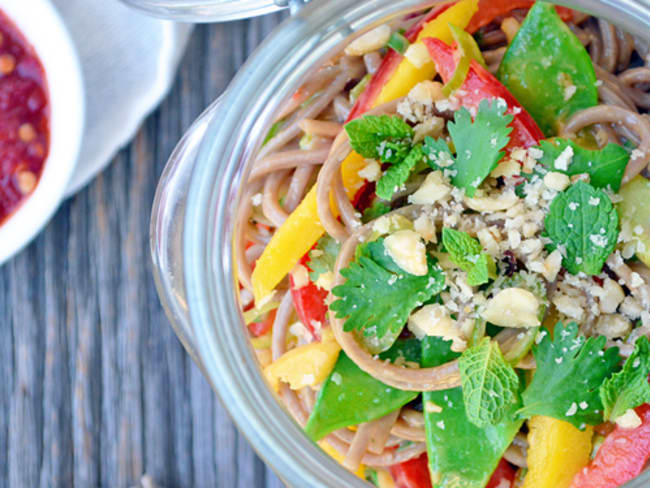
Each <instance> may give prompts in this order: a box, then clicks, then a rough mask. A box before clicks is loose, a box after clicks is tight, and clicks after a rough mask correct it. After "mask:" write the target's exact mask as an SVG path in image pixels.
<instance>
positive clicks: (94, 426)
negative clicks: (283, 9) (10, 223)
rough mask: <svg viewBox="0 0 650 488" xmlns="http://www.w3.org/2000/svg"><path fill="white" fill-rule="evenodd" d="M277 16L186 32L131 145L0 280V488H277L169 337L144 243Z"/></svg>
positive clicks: (65, 205)
mask: <svg viewBox="0 0 650 488" xmlns="http://www.w3.org/2000/svg"><path fill="white" fill-rule="evenodd" d="M281 17H282V15H272V16H266V17H264V18H259V19H254V20H247V21H238V22H231V23H226V24H220V25H209V26H205V25H204V26H198V27H197V28H196V29H195V31H194V33H193V35H192V38H191V41H190V44H189V47H188V50H187V52H186V55H185V57H184V59H183V61H182V63H181V67H180V71H179V74H178V77H177V80H176V83H175V84H174V87H173V89H172V91H171V93H170V94H169V96H168V97H167V98H166V99H165V100H164V102H163V103H162V105H161V106H160V107H159V108H158V110H156V111H155V112H154V113H153V114H152V115H151V116H149V117H148V118H147V120H146V122H145V123H144V124H143V126H142V127H141V129H140V130H139V131H138V133H137V135H136V137H135V139H134V140H133V142H132V143H131V144H130V145H129V146H127V147H126V148H124V149H123V150H122V151H120V152H119V154H118V155H117V156H116V157H115V158H114V160H113V161H112V164H111V166H110V167H109V168H108V169H107V170H106V171H104V172H103V173H102V174H101V175H100V176H99V177H98V178H97V179H95V180H94V181H93V182H92V183H91V184H90V185H89V186H88V187H87V188H85V189H84V190H82V191H81V192H80V193H78V194H77V195H76V196H74V197H73V198H71V199H69V200H68V201H66V202H64V203H63V205H62V206H61V208H60V209H59V211H58V213H57V214H56V216H55V217H54V218H53V219H52V221H51V222H50V224H49V225H48V226H47V228H46V229H45V231H44V232H42V233H41V234H40V236H39V237H38V238H37V239H36V240H35V241H34V242H33V243H32V244H31V246H29V247H28V248H27V249H25V250H24V251H23V252H21V253H20V254H19V255H17V256H16V257H15V258H14V259H13V260H11V261H9V262H8V263H6V264H5V265H4V266H2V267H0V334H1V335H2V337H3V339H2V340H1V341H0V488H3V487H11V488H22V487H28V488H30V487H37V486H42V487H59V486H61V487H95V486H105V487H110V488H116V487H131V486H137V485H138V484H139V483H140V480H141V477H142V476H143V474H145V473H146V474H148V475H150V476H151V478H152V479H153V480H154V481H155V483H156V485H157V486H160V487H214V486H216V487H220V488H231V487H241V488H258V487H273V488H280V487H281V486H282V485H281V483H280V482H279V480H278V479H277V478H276V477H275V475H274V474H273V473H272V472H271V471H270V470H269V469H268V468H266V467H265V466H264V464H263V463H262V462H261V461H260V460H259V459H258V458H257V457H256V455H255V454H254V452H253V451H252V449H251V448H250V447H249V445H248V443H247V441H246V440H245V439H244V438H243V437H242V436H241V435H240V434H238V432H237V431H236V429H235V428H234V426H233V424H232V423H231V422H230V420H229V418H228V416H227V415H226V413H225V411H224V410H223V409H222V408H221V406H220V405H219V403H218V401H217V399H216V397H215V395H214V394H213V393H212V391H211V390H210V388H209V386H208V383H207V381H206V380H205V379H204V378H203V376H202V375H201V373H200V372H199V370H198V368H197V367H196V366H195V365H194V364H193V363H192V361H191V360H190V358H189V357H188V355H187V354H186V353H185V351H184V350H183V348H182V347H181V344H180V343H179V341H178V340H177V339H176V336H175V335H174V332H173V331H172V329H171V327H170V326H169V323H168V321H167V318H166V317H165V314H164V313H163V310H162V308H161V306H160V303H159V301H158V296H157V294H156V290H155V288H154V284H153V280H152V274H151V264H150V258H149V234H148V230H149V214H150V210H151V203H152V200H153V195H154V191H155V188H156V183H157V180H158V177H159V176H160V173H161V172H162V169H163V166H164V164H165V162H166V159H167V157H168V156H169V154H170V152H171V150H172V149H173V147H174V145H175V144H176V142H177V141H178V139H179V138H180V136H181V134H182V133H183V131H184V130H185V129H186V128H187V127H188V126H189V125H190V124H191V123H192V121H193V120H194V119H195V118H196V117H197V115H199V113H200V112H201V111H202V110H203V108H205V107H206V106H207V105H208V104H209V102H210V101H212V100H213V99H214V98H215V97H216V96H218V95H219V94H220V93H221V91H222V90H223V89H224V87H225V86H226V85H227V84H228V82H229V81H230V79H231V78H232V77H233V75H234V74H235V72H236V70H237V69H238V67H239V66H240V65H241V64H242V63H243V62H244V60H245V59H246V57H247V55H248V54H249V53H250V52H251V51H252V50H253V49H254V48H255V46H256V45H257V44H259V42H260V41H261V40H262V39H263V38H264V36H265V35H266V34H268V32H269V31H270V30H271V29H272V28H273V27H274V26H275V25H277V24H278V23H279V21H280V19H281ZM145 484H147V483H145Z"/></svg>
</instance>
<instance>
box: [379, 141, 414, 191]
mask: <svg viewBox="0 0 650 488" xmlns="http://www.w3.org/2000/svg"><path fill="white" fill-rule="evenodd" d="M423 159H424V151H423V150H422V144H416V145H415V146H413V148H412V149H411V151H410V152H409V153H408V155H407V156H406V157H405V158H404V159H403V160H401V161H399V162H396V163H394V164H392V165H391V166H390V167H389V168H388V169H387V170H386V171H385V172H384V174H383V175H382V176H381V178H380V179H379V181H378V182H377V187H376V188H375V193H377V196H378V197H379V198H382V199H384V200H390V199H391V197H392V196H393V193H395V192H396V191H397V190H398V189H399V188H400V187H401V186H402V185H403V184H404V183H406V180H408V178H409V176H410V174H411V171H412V170H413V168H415V166H416V165H417V164H418V163H419V162H421V161H422V160H423Z"/></svg>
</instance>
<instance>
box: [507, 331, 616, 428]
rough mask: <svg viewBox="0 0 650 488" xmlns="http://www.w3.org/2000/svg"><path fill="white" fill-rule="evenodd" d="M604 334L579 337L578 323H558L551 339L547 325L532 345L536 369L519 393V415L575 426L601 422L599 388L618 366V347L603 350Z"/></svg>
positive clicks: (582, 426)
mask: <svg viewBox="0 0 650 488" xmlns="http://www.w3.org/2000/svg"><path fill="white" fill-rule="evenodd" d="M605 341H606V339H605V337H604V336H600V337H590V338H588V339H586V340H585V338H584V337H583V336H578V325H577V324H576V323H574V322H571V323H570V324H568V325H567V326H566V327H565V326H563V325H562V323H561V322H558V323H557V325H556V326H555V332H554V334H553V340H551V337H550V333H549V331H548V330H547V329H546V328H543V329H542V331H541V332H540V333H539V335H538V336H537V340H536V341H535V342H538V344H535V345H533V355H534V356H535V361H536V362H537V370H536V371H535V375H534V376H533V380H532V381H531V383H530V385H528V388H526V390H525V391H524V393H523V394H522V399H523V402H524V406H523V407H522V408H521V409H520V410H519V412H518V413H519V415H520V416H521V417H522V418H528V417H532V416H533V415H546V416H547V417H554V418H556V419H559V420H564V421H566V422H570V423H571V424H573V425H574V426H576V427H578V428H584V425H585V424H590V425H596V424H598V423H600V422H602V420H603V417H602V410H603V406H602V402H601V401H600V396H599V388H600V385H601V384H602V383H603V381H604V380H605V378H607V377H608V376H609V375H610V374H611V373H612V372H613V371H614V370H615V369H616V367H617V364H618V362H619V355H618V348H617V347H612V348H609V349H607V350H605V351H604V350H603V348H604V346H605Z"/></svg>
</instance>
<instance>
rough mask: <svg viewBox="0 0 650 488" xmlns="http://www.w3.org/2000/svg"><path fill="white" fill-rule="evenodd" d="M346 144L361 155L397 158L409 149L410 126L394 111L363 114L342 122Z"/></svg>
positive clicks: (394, 160) (387, 160) (411, 138)
mask: <svg viewBox="0 0 650 488" xmlns="http://www.w3.org/2000/svg"><path fill="white" fill-rule="evenodd" d="M345 131H346V132H347V134H348V137H349V138H350V146H352V149H354V150H355V151H356V152H358V153H359V154H361V155H362V156H363V157H364V158H372V159H380V160H381V161H384V162H399V161H401V160H402V159H404V158H405V157H406V155H407V154H408V152H409V151H410V149H411V141H412V140H413V129H412V128H411V127H410V126H409V125H408V124H407V123H406V122H404V120H402V119H401V118H400V117H399V116H397V115H393V116H390V115H366V116H365V117H361V118H358V119H354V120H352V121H350V122H348V123H347V124H346V125H345Z"/></svg>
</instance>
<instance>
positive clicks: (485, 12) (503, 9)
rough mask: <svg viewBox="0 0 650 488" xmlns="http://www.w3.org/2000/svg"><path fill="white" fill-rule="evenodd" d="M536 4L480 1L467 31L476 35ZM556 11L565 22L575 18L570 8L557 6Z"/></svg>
mask: <svg viewBox="0 0 650 488" xmlns="http://www.w3.org/2000/svg"><path fill="white" fill-rule="evenodd" d="M534 3H535V1H534V0H479V2H478V11H477V12H476V13H475V14H474V17H472V20H470V21H469V24H468V25H467V28H466V29H465V30H466V31H467V32H469V33H470V34H474V33H475V32H476V31H477V30H479V29H480V28H481V27H485V26H486V25H488V24H489V23H490V22H492V21H493V20H494V19H496V18H497V17H502V16H504V15H506V14H508V13H510V12H512V11H513V10H515V9H518V8H530V7H532V6H533V4H534ZM556 9H557V13H558V14H559V15H560V17H561V18H562V20H564V21H565V22H566V21H567V20H571V19H572V18H573V10H571V9H570V8H567V7H560V6H557V7H556Z"/></svg>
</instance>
